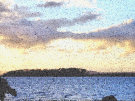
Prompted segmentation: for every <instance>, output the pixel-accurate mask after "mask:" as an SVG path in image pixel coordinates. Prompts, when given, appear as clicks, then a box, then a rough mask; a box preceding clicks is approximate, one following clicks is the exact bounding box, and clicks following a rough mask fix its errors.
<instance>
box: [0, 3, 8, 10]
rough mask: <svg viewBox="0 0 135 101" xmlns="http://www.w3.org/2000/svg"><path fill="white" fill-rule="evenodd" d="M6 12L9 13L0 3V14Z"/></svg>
mask: <svg viewBox="0 0 135 101" xmlns="http://www.w3.org/2000/svg"><path fill="white" fill-rule="evenodd" d="M7 11H9V10H8V8H7V7H6V6H5V5H4V4H3V3H2V2H0V12H7Z"/></svg>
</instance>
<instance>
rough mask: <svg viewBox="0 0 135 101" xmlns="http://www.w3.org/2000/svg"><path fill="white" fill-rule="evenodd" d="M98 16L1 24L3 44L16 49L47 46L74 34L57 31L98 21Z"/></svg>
mask: <svg viewBox="0 0 135 101" xmlns="http://www.w3.org/2000/svg"><path fill="white" fill-rule="evenodd" d="M97 16H98V15H95V14H91V13H88V14H87V15H82V16H81V17H78V18H75V19H73V20H68V19H64V18H63V19H51V20H47V21H43V20H39V21H28V20H26V19H20V20H17V21H14V22H12V23H11V22H9V23H1V24H0V33H1V34H0V36H2V37H4V39H3V40H1V43H2V44H5V45H7V46H9V47H16V48H20V47H22V48H30V47H32V46H34V45H38V44H46V43H48V42H49V41H51V40H53V39H59V38H66V37H69V36H71V37H72V35H74V34H73V33H63V32H58V31H57V29H58V28H60V27H63V26H72V25H75V24H78V23H85V22H86V21H88V20H93V19H96V18H97Z"/></svg>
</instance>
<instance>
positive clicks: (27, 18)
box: [0, 0, 135, 72]
mask: <svg viewBox="0 0 135 101" xmlns="http://www.w3.org/2000/svg"><path fill="white" fill-rule="evenodd" d="M134 4H135V0H0V72H7V71H11V70H19V69H57V68H69V67H77V68H84V69H87V70H92V71H98V72H135V19H134V18H135V5H134Z"/></svg>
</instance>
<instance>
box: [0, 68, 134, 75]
mask: <svg viewBox="0 0 135 101" xmlns="http://www.w3.org/2000/svg"><path fill="white" fill-rule="evenodd" d="M2 76H4V77H85V76H101V77H102V76H111V77H115V76H122V77H135V72H115V73H110V72H107V73H101V72H96V71H87V70H85V69H78V68H60V69H49V70H48V69H44V70H40V69H36V70H35V69H32V70H16V71H10V72H7V73H5V74H3V75H2Z"/></svg>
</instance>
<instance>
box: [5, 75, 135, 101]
mask: <svg viewBox="0 0 135 101" xmlns="http://www.w3.org/2000/svg"><path fill="white" fill-rule="evenodd" d="M6 79H7V80H8V82H9V84H10V86H11V87H12V88H15V89H16V91H17V94H18V95H17V97H12V96H11V95H10V94H6V100H9V101H10V100H11V101H20V100H21V101H24V100H26V99H27V100H28V101H33V100H34V101H38V100H40V101H45V100H63V99H65V100H66V99H68V100H77V101H78V100H79V101H81V100H87V101H89V100H101V99H102V98H103V97H104V96H108V95H114V96H115V97H116V98H117V99H118V100H126V101H134V100H135V77H8V78H6Z"/></svg>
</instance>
